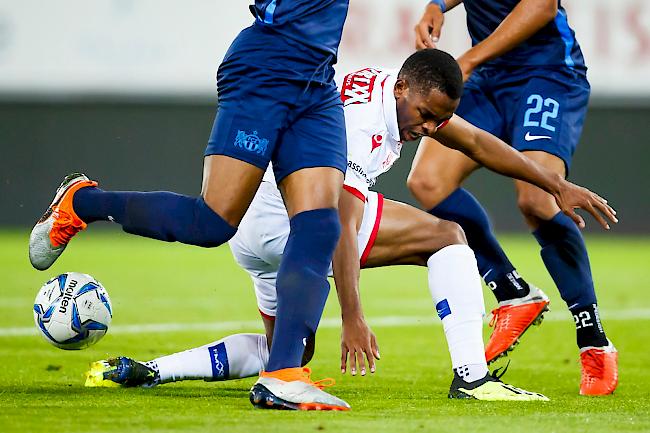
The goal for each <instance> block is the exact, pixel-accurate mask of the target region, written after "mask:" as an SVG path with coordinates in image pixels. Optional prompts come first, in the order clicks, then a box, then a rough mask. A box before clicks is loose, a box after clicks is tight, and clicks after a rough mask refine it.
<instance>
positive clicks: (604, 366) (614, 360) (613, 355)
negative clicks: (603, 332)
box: [580, 340, 618, 395]
mask: <svg viewBox="0 0 650 433" xmlns="http://www.w3.org/2000/svg"><path fill="white" fill-rule="evenodd" d="M607 341H608V342H609V345H608V346H605V347H584V348H582V349H581V350H580V362H581V363H582V380H581V381H580V395H609V394H611V393H613V392H614V390H615V389H616V386H617V385H618V352H617V351H616V348H615V347H614V345H613V344H612V342H611V341H609V340H607Z"/></svg>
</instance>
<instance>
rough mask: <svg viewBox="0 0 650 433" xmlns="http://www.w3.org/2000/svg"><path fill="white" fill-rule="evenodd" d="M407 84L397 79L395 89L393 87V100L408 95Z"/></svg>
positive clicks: (401, 79)
mask: <svg viewBox="0 0 650 433" xmlns="http://www.w3.org/2000/svg"><path fill="white" fill-rule="evenodd" d="M408 89H409V83H408V81H406V80H405V79H403V78H398V79H397V81H396V82H395V87H393V96H395V99H400V98H401V97H403V96H405V95H406V94H408Z"/></svg>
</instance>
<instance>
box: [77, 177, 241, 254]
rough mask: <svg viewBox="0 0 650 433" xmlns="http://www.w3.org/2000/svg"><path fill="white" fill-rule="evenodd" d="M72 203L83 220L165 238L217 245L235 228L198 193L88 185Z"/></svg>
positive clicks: (162, 239) (230, 236)
mask: <svg viewBox="0 0 650 433" xmlns="http://www.w3.org/2000/svg"><path fill="white" fill-rule="evenodd" d="M73 207H74V210H75V212H76V214H77V215H78V216H79V218H81V219H82V220H83V221H84V222H86V223H91V222H94V221H100V220H102V221H114V222H116V223H118V224H121V225H122V228H123V230H124V231H125V232H127V233H132V234H136V235H140V236H145V237H148V238H153V239H158V240H161V241H166V242H182V243H184V244H190V245H197V246H200V247H216V246H219V245H221V244H223V243H225V242H227V241H228V240H229V239H230V238H232V237H233V236H234V235H235V233H236V232H237V228H236V227H232V226H231V225H230V224H228V223H227V222H226V221H224V219H223V218H221V217H220V216H219V215H218V214H217V213H215V212H214V211H213V210H212V209H210V208H209V207H208V205H207V204H206V203H205V201H203V199H202V198H201V197H188V196H185V195H180V194H175V193H172V192H130V191H120V192H113V191H103V190H101V189H99V188H93V187H88V188H82V189H80V190H79V191H77V192H76V193H75V195H74V199H73Z"/></svg>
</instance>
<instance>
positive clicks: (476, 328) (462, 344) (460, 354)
mask: <svg viewBox="0 0 650 433" xmlns="http://www.w3.org/2000/svg"><path fill="white" fill-rule="evenodd" d="M427 266H428V268H429V291H430V292H431V297H432V298H433V302H434V304H435V306H436V311H437V313H438V316H439V317H440V319H441V320H442V325H443V327H444V330H445V337H446V338H447V345H448V347H449V353H450V355H451V364H452V368H453V369H454V371H456V373H458V375H459V376H460V377H461V378H463V379H464V380H465V381H466V382H473V381H475V380H478V379H482V378H483V377H485V375H486V374H487V373H488V368H487V363H486V361H485V348H484V346H483V332H482V331H483V315H484V314H485V307H484V304H483V290H482V288H481V276H480V275H479V272H478V267H477V265H476V258H475V257H474V252H473V251H472V249H471V248H470V247H468V246H467V245H450V246H447V247H445V248H443V249H441V250H440V251H438V252H437V253H435V254H434V255H432V256H431V257H430V258H429V260H428V261H427Z"/></svg>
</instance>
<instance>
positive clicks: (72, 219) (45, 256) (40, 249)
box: [29, 173, 97, 271]
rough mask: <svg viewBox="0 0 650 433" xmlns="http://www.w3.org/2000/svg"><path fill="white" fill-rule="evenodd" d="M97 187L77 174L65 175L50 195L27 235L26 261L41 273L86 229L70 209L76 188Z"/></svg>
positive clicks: (95, 183)
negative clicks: (42, 212)
mask: <svg viewBox="0 0 650 433" xmlns="http://www.w3.org/2000/svg"><path fill="white" fill-rule="evenodd" d="M88 186H97V182H94V181H92V180H89V179H88V178H87V177H86V176H85V175H83V174H81V173H73V174H69V175H68V176H66V178H65V179H63V182H61V185H59V188H58V189H57V190H56V194H55V195H54V200H52V203H51V204H50V206H49V207H48V208H47V210H46V211H45V213H44V214H43V216H42V217H41V219H40V220H38V222H37V223H36V225H35V226H34V228H33V229H32V232H31V234H30V236H29V260H30V262H31V263H32V266H33V267H34V268H36V269H38V270H40V271H43V270H45V269H47V268H49V267H50V266H52V264H53V263H54V262H55V261H56V259H58V258H59V256H60V255H61V254H62V253H63V250H65V247H66V246H67V245H68V242H70V239H72V237H73V236H74V235H76V234H77V233H78V232H80V231H81V230H84V229H85V228H86V223H85V222H83V221H82V220H81V219H80V218H79V217H78V216H77V214H76V213H75V211H74V209H73V208H72V198H73V197H74V193H75V192H77V191H78V190H79V189H80V188H84V187H88Z"/></svg>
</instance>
